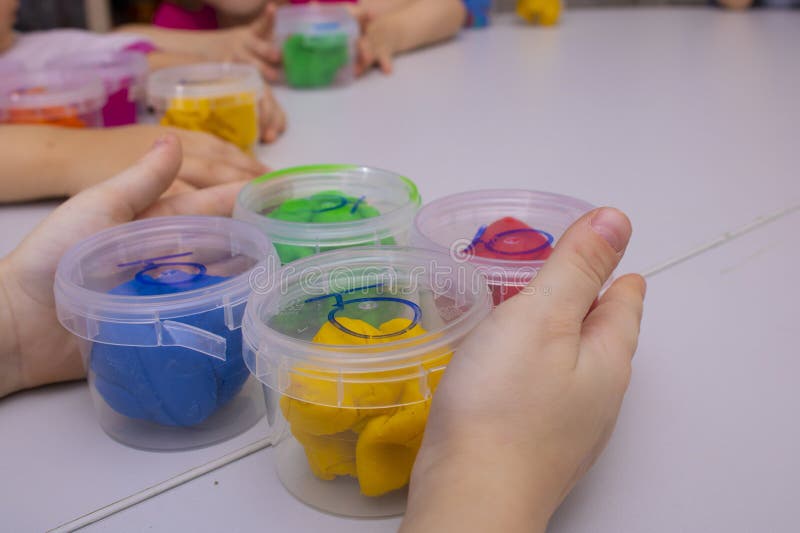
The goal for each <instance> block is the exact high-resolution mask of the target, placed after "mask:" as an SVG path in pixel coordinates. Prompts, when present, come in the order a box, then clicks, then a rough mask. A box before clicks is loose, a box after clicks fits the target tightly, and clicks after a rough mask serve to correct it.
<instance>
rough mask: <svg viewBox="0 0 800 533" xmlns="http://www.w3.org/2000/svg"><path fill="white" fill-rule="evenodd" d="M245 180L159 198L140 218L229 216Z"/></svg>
mask: <svg viewBox="0 0 800 533" xmlns="http://www.w3.org/2000/svg"><path fill="white" fill-rule="evenodd" d="M246 183H247V182H246V181H239V182H234V183H226V184H224V185H217V186H216V187H209V188H207V189H202V190H199V191H193V192H187V193H183V194H176V195H174V196H170V197H168V198H163V199H161V200H160V201H159V202H158V203H157V204H155V205H153V206H152V207H151V208H150V209H148V210H147V211H145V212H144V213H142V216H141V218H146V217H161V216H173V215H206V216H220V217H227V216H230V214H231V212H232V211H233V205H234V202H235V201H236V196H237V195H238V194H239V191H240V190H241V189H242V187H243V186H244V185H245V184H246Z"/></svg>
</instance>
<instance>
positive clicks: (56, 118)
mask: <svg viewBox="0 0 800 533" xmlns="http://www.w3.org/2000/svg"><path fill="white" fill-rule="evenodd" d="M17 92H18V93H19V94H20V95H29V94H44V93H46V92H48V91H47V89H45V88H44V87H31V88H29V89H25V90H22V91H17ZM7 117H8V118H7V119H6V121H7V122H8V123H10V124H51V125H53V126H65V127H68V128H85V127H86V126H87V124H86V122H85V121H84V120H83V119H81V117H80V115H79V114H78V111H77V110H76V109H75V108H74V107H70V106H52V107H36V108H26V107H23V108H15V107H12V108H10V109H9V110H8V115H7Z"/></svg>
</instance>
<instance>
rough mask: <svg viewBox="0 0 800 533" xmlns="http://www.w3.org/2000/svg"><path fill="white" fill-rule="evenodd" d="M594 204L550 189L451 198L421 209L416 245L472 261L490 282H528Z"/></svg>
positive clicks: (483, 192) (497, 191)
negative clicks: (573, 224)
mask: <svg viewBox="0 0 800 533" xmlns="http://www.w3.org/2000/svg"><path fill="white" fill-rule="evenodd" d="M592 209H594V206H593V205H591V204H589V203H587V202H584V201H583V200H579V199H577V198H571V197H569V196H564V195H561V194H554V193H549V192H539V191H529V190H518V189H490V190H481V191H470V192H464V193H459V194H453V195H449V196H445V197H443V198H440V199H438V200H435V201H433V202H430V203H428V204H427V205H425V206H424V207H423V208H422V209H420V211H419V213H418V214H417V217H416V219H415V221H414V231H413V234H412V243H413V245H414V246H419V247H421V248H429V249H432V250H439V251H443V252H449V253H450V254H451V255H452V256H453V257H458V258H461V259H464V260H469V261H470V262H471V263H472V264H474V265H475V266H477V267H478V268H479V269H480V270H481V271H482V272H483V273H484V274H485V275H486V276H487V278H488V280H489V284H490V285H516V286H520V285H522V286H524V285H526V284H527V283H528V282H529V281H530V280H531V279H532V278H533V276H534V275H535V274H536V272H537V271H538V270H539V269H540V268H541V266H542V265H543V264H544V261H545V259H546V257H547V255H549V253H547V249H548V248H549V247H552V246H554V245H555V243H556V242H557V241H558V239H559V238H561V235H563V233H564V232H565V231H566V230H567V228H568V227H569V226H570V225H571V224H572V223H573V222H574V221H575V220H577V219H578V218H580V216H581V215H583V214H584V213H586V212H588V211H590V210H592Z"/></svg>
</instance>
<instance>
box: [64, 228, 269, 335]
mask: <svg viewBox="0 0 800 533" xmlns="http://www.w3.org/2000/svg"><path fill="white" fill-rule="evenodd" d="M198 229H201V230H203V231H205V232H207V233H208V234H216V235H223V234H226V235H227V234H232V233H235V234H236V235H237V236H241V237H242V240H243V241H247V242H249V243H252V244H254V245H255V246H256V249H249V250H247V249H242V250H243V251H245V252H248V254H249V255H250V256H251V257H253V258H254V259H255V263H254V265H253V266H252V267H251V268H249V269H248V270H246V271H244V272H242V273H240V274H238V275H236V276H233V277H231V278H230V279H227V280H225V281H222V282H220V283H216V284H214V285H210V286H208V287H203V288H198V289H192V290H188V291H183V292H177V293H172V294H162V295H154V296H131V295H112V294H108V293H105V292H100V291H95V290H92V289H88V288H85V287H83V286H82V285H80V284H78V283H76V282H75V281H73V276H72V274H73V273H74V269H75V268H77V265H79V264H80V259H81V258H82V257H84V256H86V255H88V254H90V253H93V252H94V251H96V250H97V249H99V248H101V247H103V246H107V245H109V244H111V243H113V242H115V241H116V240H119V239H122V238H126V239H130V238H148V237H151V236H156V235H158V234H159V233H165V232H179V231H183V230H186V231H193V232H195V233H197V231H198ZM277 265H279V261H278V257H277V253H276V252H275V250H274V248H273V247H272V244H271V243H270V241H269V239H268V238H267V237H266V236H265V235H264V234H263V233H262V232H260V231H259V230H258V228H255V227H253V226H250V225H249V224H245V223H243V222H240V221H237V220H233V219H229V218H223V217H205V216H171V217H155V218H149V219H145V220H140V221H135V222H131V223H128V224H123V225H121V226H115V227H112V228H108V229H106V230H103V231H101V232H99V233H96V234H95V235H93V236H91V237H88V238H86V239H84V240H82V241H80V242H79V243H77V244H76V245H74V246H73V247H72V248H70V249H69V250H67V252H66V253H64V255H63V256H62V257H61V260H60V261H59V263H58V267H57V269H56V275H55V283H54V292H55V296H56V306H57V307H58V308H60V309H59V311H60V312H70V313H72V314H73V315H76V316H81V317H84V318H88V319H92V320H100V321H108V322H116V323H131V324H137V323H138V324H144V323H151V322H153V321H157V320H162V319H168V318H175V317H180V316H186V315H187V314H196V313H202V312H206V311H210V310H212V309H216V308H218V307H222V306H225V305H234V304H236V303H238V302H244V301H245V300H246V298H247V296H248V295H249V293H250V289H251V283H250V278H251V275H252V272H253V270H254V269H256V268H258V267H261V268H262V269H265V272H266V273H267V274H269V273H270V272H273V271H274V270H277Z"/></svg>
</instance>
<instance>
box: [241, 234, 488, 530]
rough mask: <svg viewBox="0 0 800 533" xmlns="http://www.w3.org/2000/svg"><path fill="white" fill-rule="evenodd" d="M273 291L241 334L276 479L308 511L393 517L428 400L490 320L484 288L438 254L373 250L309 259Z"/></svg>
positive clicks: (467, 267) (250, 310)
mask: <svg viewBox="0 0 800 533" xmlns="http://www.w3.org/2000/svg"><path fill="white" fill-rule="evenodd" d="M280 279H281V283H280V284H277V285H276V286H272V287H261V288H259V289H257V290H255V291H254V293H253V295H252V296H251V298H250V300H249V301H248V304H247V309H246V310H245V318H244V325H243V328H242V329H243V337H244V341H243V345H244V359H245V363H246V364H247V366H248V368H249V369H250V371H251V372H252V373H253V375H255V376H256V377H257V378H258V379H259V381H261V382H262V383H263V384H264V394H265V397H266V403H267V421H268V423H269V426H270V435H271V438H272V441H273V444H274V445H275V465H276V469H277V475H278V477H279V478H280V480H281V482H282V483H283V484H284V486H285V487H286V488H287V489H288V490H289V491H290V492H291V493H292V494H294V495H295V496H296V497H297V498H299V499H300V500H301V501H303V502H305V503H306V504H308V505H310V506H312V507H315V508H317V509H321V510H324V511H327V512H331V513H334V514H339V515H345V516H354V517H381V516H393V515H397V514H401V513H402V512H403V511H404V510H405V498H406V486H407V484H408V481H409V476H410V474H411V468H412V466H413V463H414V460H415V458H416V454H417V451H418V449H419V446H420V443H421V441H422V435H423V432H424V429H425V424H426V422H427V416H428V410H429V408H430V403H431V398H432V397H433V395H434V392H435V390H436V387H437V385H438V383H439V380H440V379H441V377H442V375H443V373H444V371H445V368H446V366H447V364H448V363H449V361H450V359H451V356H453V351H454V350H456V349H457V348H458V345H459V343H460V342H461V341H462V340H463V339H464V337H465V336H466V335H467V334H468V333H469V332H470V331H472V329H473V328H474V327H475V326H476V325H477V324H478V323H479V322H480V321H481V320H482V319H483V318H484V317H486V315H487V314H488V313H489V312H490V310H491V296H490V295H489V291H488V288H487V285H486V279H485V277H484V276H483V275H482V274H480V273H479V272H478V271H477V269H476V268H475V267H474V266H472V265H471V264H469V263H465V262H458V261H455V260H453V259H452V258H450V257H449V256H448V255H446V254H440V253H437V252H432V251H429V250H419V249H414V248H403V247H383V248H356V249H349V250H339V251H335V252H327V253H324V254H319V255H316V256H313V257H309V258H306V259H303V260H301V261H298V262H296V263H293V264H292V265H289V266H287V267H284V268H283V269H282V271H281V274H280ZM455 357H458V354H456V355H455Z"/></svg>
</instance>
